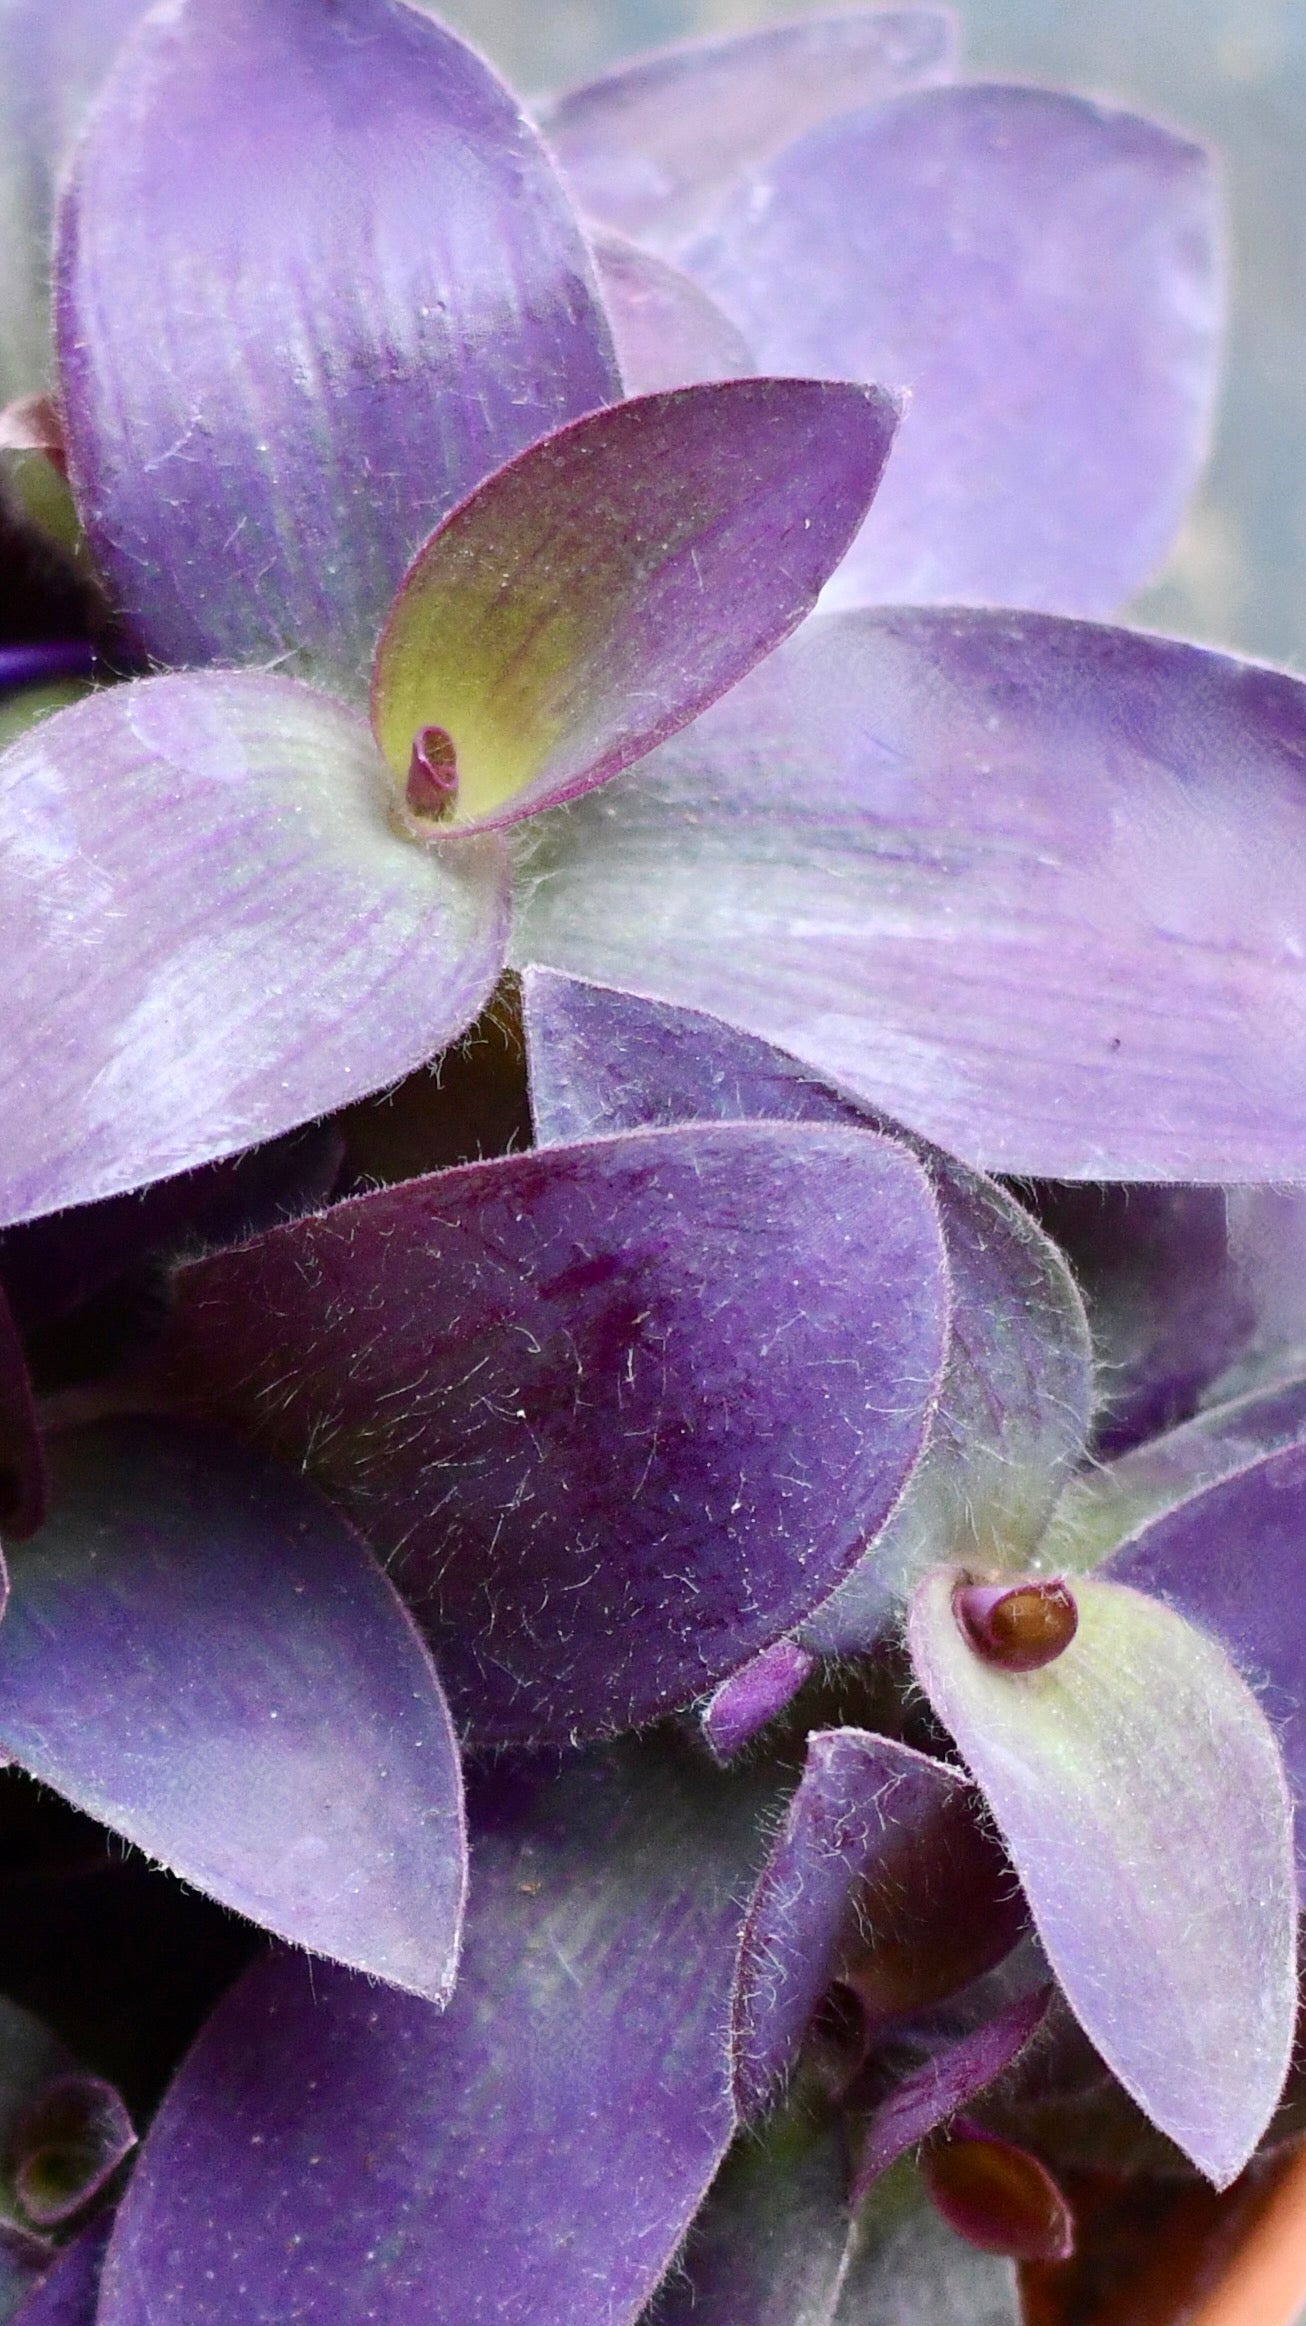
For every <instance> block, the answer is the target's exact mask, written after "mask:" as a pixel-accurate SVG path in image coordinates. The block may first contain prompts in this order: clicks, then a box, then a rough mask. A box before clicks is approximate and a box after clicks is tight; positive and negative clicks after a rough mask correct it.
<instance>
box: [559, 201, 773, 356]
mask: <svg viewBox="0 0 1306 2326" xmlns="http://www.w3.org/2000/svg"><path fill="white" fill-rule="evenodd" d="M590 239H591V242H592V245H593V250H594V263H595V266H596V267H597V269H598V277H599V287H600V289H601V290H602V293H603V303H604V305H605V306H606V308H607V310H608V320H609V322H610V323H611V325H612V337H613V341H614V343H615V346H616V350H617V362H618V364H619V366H620V369H621V377H622V380H623V381H624V383H625V389H626V394H627V395H628V396H651V395H654V394H655V393H657V392H658V391H659V390H660V389H664V388H684V387H688V386H689V385H690V384H691V383H692V382H693V381H696V380H733V379H742V378H743V376H744V375H745V373H747V372H755V371H756V370H757V365H756V363H755V362H754V361H753V356H752V352H751V350H750V348H749V347H748V345H747V342H746V341H745V340H744V338H743V336H742V334H741V333H739V332H738V331H736V329H735V327H734V325H733V323H729V322H727V320H726V318H725V316H724V315H723V314H722V313H721V310H720V308H719V307H714V306H713V304H712V301H711V300H710V299H709V297H708V295H707V293H706V291H703V290H700V289H699V286H698V284H697V283H696V282H695V281H694V280H693V278H692V276H690V275H686V274H682V273H681V271H680V269H679V267H673V266H671V265H670V264H669V263H668V261H667V260H666V259H663V258H658V257H656V256H655V255H654V253H653V252H652V251H650V250H642V249H641V248H640V246H639V244H638V243H636V242H630V241H628V240H627V238H626V236H625V235H624V234H614V233H612V232H611V230H610V229H609V228H605V227H599V228H596V229H595V231H594V232H593V234H592V235H591V238H590Z"/></svg>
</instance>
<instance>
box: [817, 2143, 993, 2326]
mask: <svg viewBox="0 0 1306 2326" xmlns="http://www.w3.org/2000/svg"><path fill="white" fill-rule="evenodd" d="M1021 2316H1022V2311H1021V2302H1020V2294H1019V2290H1018V2287H1017V2281H1016V2272H1015V2269H1014V2268H1013V2266H1012V2264H1011V2263H1010V2262H1009V2261H1003V2260H1000V2259H999V2258H998V2256H997V2255H995V2254H991V2253H980V2252H978V2251H977V2250H976V2248H975V2247H974V2246H973V2245H968V2244H966V2242H965V2241H964V2239H962V2238H960V2237H958V2235H957V2233H956V2231H955V2230H954V2229H950V2228H949V2227H948V2224H947V2222H946V2221H944V2220H943V2219H942V2218H941V2217H940V2215H939V2214H938V2213H937V2212H936V2211H935V2208H934V2206H933V2205H932V2204H931V2203H930V2201H929V2199H928V2197H927V2196H926V2195H925V2191H924V2188H923V2187H922V2184H921V2178H920V2175H919V2173H917V2172H916V2171H914V2170H913V2168H912V2167H911V2166H909V2165H907V2164H901V2165H898V2166H897V2167H895V2169H894V2170H893V2171H892V2172H889V2173H886V2175H885V2177H884V2179H883V2180H882V2181H880V2182H879V2183H878V2184H877V2186H876V2187H875V2188H874V2189H873V2190H872V2192H871V2194H870V2196H869V2197H868V2198H867V2200H866V2202H865V2203H864V2205H863V2207H862V2210H861V2213H860V2215H859V2217H858V2221H857V2235H856V2239H855V2244H854V2251H853V2254H852V2256H851V2259H850V2263H849V2268H848V2273H847V2276H846V2277H845V2279H844V2284H843V2291H842V2298H841V2300H840V2303H839V2307H838V2309H837V2310H836V2312H835V2317H834V2326H925V2321H926V2320H928V2321H929V2326H1020V2320H1021Z"/></svg>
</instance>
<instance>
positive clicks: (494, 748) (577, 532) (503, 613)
mask: <svg viewBox="0 0 1306 2326" xmlns="http://www.w3.org/2000/svg"><path fill="white" fill-rule="evenodd" d="M898 410H899V407H898V403H897V400H896V399H895V398H894V397H891V396H889V395H886V394H885V393H884V392H883V391H881V390H879V389H875V388H864V387H858V386H853V385H850V384H848V383H843V382H839V381H829V380H779V379H775V380H764V379H741V380H728V381H719V382H716V383H713V384H709V385H705V386H698V387H689V388H681V389H676V390H672V391H669V392H667V393H664V394H660V395H652V396H639V397H635V398H632V399H631V400H630V401H629V402H628V403H625V404H617V405H614V406H612V407H610V408H609V409H607V410H605V411H601V412H596V413H592V414H591V415H590V416H589V417H588V418H587V419H584V420H580V421H576V422H573V424H572V425H571V426H570V427H567V428H563V429H560V430H558V431H557V433H556V434H554V435H552V436H549V437H546V438H544V440H543V441H542V442H541V443H539V444H535V445H532V446H531V448H530V449H529V451H527V452H524V453H522V454H520V455H519V456H518V457H517V459H515V460H513V461H510V462H509V464H508V465H507V467H506V468H502V469H500V470H499V471H498V472H497V473H496V474H495V475H494V476H492V477H490V478H488V479H487V480H486V482H485V483H484V484H483V485H481V486H480V487H479V488H478V489H477V491H476V492H474V493H473V494H472V495H471V497H470V499H469V500H467V501H465V502H464V503H463V505H462V507H461V508H460V509H458V510H456V511H455V513H454V515H453V516H452V517H450V518H449V519H448V520H447V521H446V523H445V524H444V525H443V526H441V528H440V530H439V531H438V532H437V533H435V534H434V535H433V536H432V538H431V540H430V541H429V542H428V543H427V544H426V547H425V548H424V549H422V550H421V551H420V552H419V554H418V556H417V558H416V560H415V562H414V564H413V565H412V566H411V567H410V569H409V572H408V574H407V576H406V577H405V580H404V582H403V585H402V587H401V589H400V591H399V594H398V596H397V597H396V599H395V602H394V605H393V606H392V608H391V610H390V614H389V616H388V618H387V621H386V625H385V629H384V630H383V632H382V635H381V642H380V645H379V646H378V648H377V653H376V661H375V665H374V670H373V684H372V719H373V725H374V727H375V730H376V735H377V740H378V742H379V743H380V745H381V749H382V751H383V752H384V753H385V756H386V758H387V759H388V761H389V763H390V766H391V768H392V769H393V771H394V773H395V775H396V777H398V778H399V779H400V781H401V782H402V781H405V780H407V781H409V782H410V784H411V774H410V771H411V770H412V768H413V766H414V765H415V760H414V748H415V739H416V750H417V757H418V759H420V758H421V756H422V751H423V743H422V738H423V736H424V735H427V734H430V733H431V732H432V731H433V730H434V729H436V728H438V729H439V730H440V731H443V733H444V734H445V735H446V737H448V738H450V739H451V741H450V749H451V751H452V752H453V753H454V755H455V760H456V767H457V791H456V794H455V795H454V796H453V797H452V798H451V799H450V801H449V803H448V806H447V808H446V809H445V811H444V813H445V815H446V818H447V823H446V828H450V827H452V828H454V829H458V828H461V829H485V828H486V827H489V826H497V825H501V824H507V823H513V822H515V821H517V819H518V818H520V817H522V816H526V815H532V814H534V813H535V812H536V811H537V810H539V809H540V808H545V807H551V806H553V805H555V804H556V803H557V802H559V801H562V800H567V799H571V798H574V797H575V796H576V794H577V793H579V792H583V791H588V790H591V789H592V788H593V787H594V786H595V785H596V784H600V783H603V782H606V780H607V779H608V778H609V777H610V776H612V775H615V774H616V773H618V771H619V770H620V769H621V768H623V767H626V766H627V765H629V763H630V762H631V760H633V759H637V758H639V757H640V756H641V755H642V754H643V753H644V752H646V751H650V750H651V749H652V748H653V746H654V745H655V744H657V743H660V742H662V741H663V740H664V739H665V738H666V737H667V736H668V735H671V734H674V733H675V731H676V730H677V729H678V728H680V727H683V726H685V725H686V724H687V723H688V721H689V720H691V719H693V718H695V717H696V716H697V714H698V713H699V712H700V711H702V710H704V709H705V708H706V707H707V705H708V704H709V703H711V702H713V701H715V699H716V698H717V696H718V695H721V694H723V693H725V691H726V690H727V688H729V687H731V686H733V685H734V683H735V681H736V680H737V679H740V678H742V677H743V676H744V674H745V672H746V671H748V670H750V669H751V668H752V666H753V664H754V663H755V662H757V661H758V660H759V659H760V658H761V656H762V655H764V654H766V653H767V652H769V650H770V649H771V648H772V647H773V646H776V645H778V644H779V642H780V640H781V639H782V638H783V637H785V636H786V635H787V634H788V632H789V631H790V630H792V629H793V628H794V626H795V625H796V624H797V623H798V622H799V621H801V619H802V617H803V616H804V614H806V613H808V612H810V610H811V608H812V606H813V605H814V604H815V602H816V598H817V596H818V594H819V592H820V589H821V587H822V585H823V583H824V581H825V580H826V579H827V578H828V576H829V574H830V573H831V572H832V571H833V569H834V567H835V565H836V564H837V563H838V560H839V558H840V557H841V556H842V555H843V551H844V549H845V547H846V546H847V543H848V542H849V541H850V540H851V539H852V536H853V533H854V532H855V531H856V529H857V526H858V525H859V524H860V522H861V519H862V517H863V515H864V514H865V511H866V509H867V507H868V505H869V503H870V500H871V498H872V496H873V494H874V492H875V489H876V486H877V485H878V483H879V479H880V474H881V471H882V469H883V467H884V463H885V460H886V458H887V456H888V451H889V446H890V443H891V441H892V438H893V432H894V429H895V427H896V425H897V420H898ZM441 750H443V746H441ZM410 799H411V791H410Z"/></svg>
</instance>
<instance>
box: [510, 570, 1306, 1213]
mask: <svg viewBox="0 0 1306 2326" xmlns="http://www.w3.org/2000/svg"><path fill="white" fill-rule="evenodd" d="M1303 751H1306V687H1303V686H1302V684H1301V682H1300V681H1298V680H1296V679H1293V678H1289V677H1286V676H1284V675H1281V674H1279V673H1278V672H1274V671H1268V670H1264V669H1260V668H1257V667H1256V666H1254V665H1252V664H1248V663H1240V662H1237V661H1235V660H1234V659H1232V658H1231V657H1226V656H1223V655H1219V654H1212V653H1209V652H1206V651H1205V650H1203V649H1201V648H1198V647H1191V646H1183V645H1178V644H1175V643H1173V642H1171V641H1168V640H1163V639H1152V638H1146V637H1140V636H1138V635H1137V634H1136V633H1133V632H1128V631H1122V630H1110V629H1098V628H1094V627H1092V626H1090V625H1085V624H1078V623H1068V622H1057V621H1053V620H1050V619H1048V618H1045V617H1041V616H1037V615H1026V616H1023V617H1022V616H1018V615H1009V614H993V613H968V612H956V613H947V614H945V613H941V612H930V611H926V610H912V609H908V610H907V611H905V612H902V613H892V612H888V613H882V614H871V613H865V614H860V615H856V614H854V615H844V616H841V617H838V618H835V619H830V620H820V621H816V622H811V623H808V624H807V625H806V627H805V628H804V629H803V631H802V632H801V633H800V634H799V636H798V637H797V638H795V639H793V640H792V641H791V642H790V643H789V644H788V645H787V646H786V647H785V648H783V649H782V651H781V652H780V653H779V654H778V655H776V656H774V657H773V658H772V660H771V661H770V662H768V663H766V664H765V665H764V666H763V667H762V668H761V669H760V670H758V671H755V672H754V673H753V674H752V675H751V676H750V677H749V678H748V679H747V680H746V681H745V682H744V684H743V685H742V686H740V687H738V688H736V689H735V691H734V692H733V693H732V694H731V695H729V696H728V697H727V698H726V700H725V701H724V702H722V703H719V704H718V705H716V707H715V708H714V709H713V710H712V711H710V712H709V713H708V714H707V716H706V717H705V718H704V719H702V720H700V721H699V722H698V724H697V725H696V726H695V727H693V728H691V729H690V731H689V732H688V733H687V734H686V735H684V736H682V737H680V738H679V739H678V740H676V741H675V742H673V743H672V744H671V745H669V746H668V747H667V748H666V749H665V750H663V751H661V752H660V753H659V754H658V755H657V757H656V759H653V760H651V761H650V762H649V763H648V765H647V766H646V767H642V768H640V770H639V771H638V773H637V774H635V775H632V776H630V777H628V778H627V780H626V782H625V783H624V784H623V785H621V786H620V787H619V788H617V789H616V790H612V791H609V792H606V793H605V794H604V795H603V796H602V797H601V798H598V799H594V800H591V801H587V802H584V803H581V804H579V805H578V806H577V807H576V808H575V809H574V810H573V811H572V813H571V815H570V816H569V817H567V818H566V819H559V820H558V822H557V825H556V827H555V828H554V829H553V830H552V831H551V832H550V833H549V835H548V838H547V842H546V844H545V845H543V846H542V847H540V848H539V851H538V854H537V855H536V856H535V857H534V858H533V859H532V862H531V874H532V878H533V883H534V885H533V886H532V887H531V889H530V892H529V894H528V895H527V896H526V897H525V898H524V900H523V911H522V917H521V925H520V927H519V929H518V932H517V935H516V938H515V940H514V946H515V957H516V959H517V960H518V961H519V962H526V961H535V962H541V963H544V964H547V965H551V966H552V967H554V968H558V969H565V970H568V971H570V972H571V973H572V974H574V975H579V976H585V977H592V978H598V979H605V980H606V981H607V982H608V983H610V984H615V985H625V986H631V987H634V988H636V989H637V990H638V991H640V992H643V993H649V994H657V995H659V996H660V997H661V998H662V999H664V1000H666V1001H672V1002H678V1003H680V1004H682V1005H684V1006H688V1007H692V1008H698V1009H710V1010H714V1011H715V1012H716V1013H717V1015H718V1016H721V1017H724V1018H728V1019H731V1020H732V1021H733V1022H734V1023H736V1024H738V1025H741V1026H744V1027H746V1028H747V1029H748V1031H749V1032H751V1033H754V1034H757V1035H760V1036H762V1037H763V1038H764V1039H766V1040H769V1041H772V1042H775V1043H778V1044H780V1045H781V1046H782V1047H784V1048H785V1049H788V1050H790V1051H792V1052H793V1053H794V1054H795V1055H796V1056H797V1057H799V1058H801V1059H802V1060H803V1061H804V1063H805V1064H806V1065H807V1066H808V1067H809V1068H815V1069H817V1070H818V1071H820V1072H822V1073H824V1074H825V1075H827V1076H829V1077H830V1078H831V1079H832V1080H834V1081H836V1082H838V1083H840V1084H841V1085H842V1086H843V1087H844V1088H845V1089H847V1090H850V1091H852V1092H854V1093H856V1094H857V1095H859V1096H860V1097H862V1098H863V1099H865V1100H868V1101H869V1102H870V1103H871V1104H872V1105H875V1106H878V1107H882V1108H884V1109H885V1111H886V1112H888V1113H890V1114H892V1115H894V1116H895V1117H896V1118H897V1119H898V1120H899V1121H902V1122H904V1123H906V1124H907V1125H908V1126H909V1127H910V1128H911V1129H912V1130H914V1131H917V1132H920V1133H923V1134H924V1135H925V1136H926V1137H928V1138H931V1139H934V1140H936V1141H937V1142H938V1143H939V1144H940V1145H941V1146H945V1147H949V1148H951V1149H952V1150H953V1151H954V1152H956V1153H958V1154H960V1155H962V1156H963V1157H964V1158H965V1159H966V1160H967V1161H968V1162H970V1163H975V1164H978V1165H980V1166H981V1167H982V1168H984V1169H987V1170H1003V1171H1018V1172H1025V1173H1028V1174H1031V1175H1035V1176H1037V1175H1040V1174H1041V1175H1045V1176H1054V1177H1060V1178H1070V1179H1075V1178H1091V1179H1102V1178H1115V1179H1130V1178H1144V1179H1146V1178H1152V1179H1176V1178H1178V1179H1194V1180H1202V1179H1214V1180H1235V1179H1240V1178H1246V1179H1253V1178H1257V1177H1260V1178H1275V1177H1280V1176H1281V1177H1284V1178H1291V1177H1293V1176H1294V1175H1295V1174H1296V1173H1297V1172H1299V1170H1300V1167H1301V1155H1302V1143H1303V1137H1304V1136H1306V1097H1304V1095H1303V1094H1304V1093H1306V1009H1304V1008H1303V997H1304V990H1306V973H1304V972H1303V969H1302V965H1301V960H1300V958H1299V954H1300V953H1301V952H1302V951H1306V906H1304V905H1303V895H1304V894H1306V787H1304V786H1303V782H1302V773H1301V767H1302V754H1303ZM777 771H779V772H777Z"/></svg>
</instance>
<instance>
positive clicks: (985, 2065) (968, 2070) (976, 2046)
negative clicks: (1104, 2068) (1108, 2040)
mask: <svg viewBox="0 0 1306 2326" xmlns="http://www.w3.org/2000/svg"><path fill="white" fill-rule="evenodd" d="M1051 1992H1052V1990H1051V1989H1050V1988H1048V1987H1035V1988H1033V1989H1031V1990H1030V1992H1029V1993H1028V1994H1025V1995H1019V1996H1017V1997H1016V1999H1015V2000H1014V2001H1013V2002H1011V2003H1008V2004H1007V2005H1006V2006H1005V2007H1004V2008H1003V2009H1002V2010H1001V2011H999V2012H996V2013H995V2014H994V2016H993V2017H992V2018H991V2019H987V2020H985V2021H984V2022H983V2024H982V2025H981V2026H979V2027H977V2028H974V2029H973V2030H972V2031H971V2032H970V2033H969V2034H968V2035H963V2036H961V2037H959V2038H958V2040H957V2041H956V2042H955V2043H950V2044H947V2045H944V2046H942V2047H941V2048H940V2049H938V2050H937V2051H932V2052H931V2053H929V2055H928V2056H927V2057H926V2059H925V2060H924V2061H923V2062H922V2064H921V2065H920V2066H919V2067H918V2068H915V2069H913V2070H912V2072H911V2073H910V2074H909V2075H906V2076H904V2077H903V2078H902V2079H901V2081H900V2082H898V2083H895V2084H894V2086H893V2088H892V2089H891V2090H890V2091H889V2092H888V2093H887V2094H886V2096H885V2097H884V2099H882V2100H881V2101H880V2102H879V2103H878V2104H877V2106H876V2107H874V2108H873V2109H872V2110H871V2112H870V2115H869V2116H868V2117H867V2119H866V2123H865V2125H864V2127H863V2130H862V2135H861V2138H860V2140H859V2143H858V2150H857V2163H856V2170H855V2172H854V2175H853V2184H852V2201H853V2203H854V2204H859V2203H860V2202H861V2199H862V2198H863V2197H864V2196H865V2195H866V2192H867V2190H868V2189H869V2188H870V2187H871V2184H872V2182H874V2181H877V2180H878V2179H879V2177H880V2175H881V2173H885V2172H887V2171H888V2169H889V2166H890V2165H891V2164H895V2163H896V2162H897V2160H898V2158H899V2157H900V2156H904V2155H905V2154H906V2153H907V2151H908V2150H909V2149H912V2148H916V2147H918V2146H919V2144H920V2142H921V2141H922V2140H925V2139H928V2137H929V2135H930V2133H932V2132H937V2131H938V2129H939V2127H940V2125H944V2124H948V2123H950V2122H951V2120H952V2118H953V2117H954V2116H955V2115H956V2114H957V2111H958V2110H959V2109H960V2108H965V2107H967V2106H968V2105H969V2103H970V2102H971V2101H972V2100H973V2099H975V2098H976V2096H977V2095H978V2094H979V2093H980V2092H982V2091H983V2090H984V2089H985V2087H986V2086H987V2085H989V2084H991V2083H992V2082H993V2081H994V2080H995V2078H996V2077H998V2076H1000V2075H1002V2074H1003V2073H1004V2072H1005V2070H1006V2069H1007V2068H1009V2067H1010V2066H1011V2065H1012V2063H1013V2061H1015V2060H1017V2059H1018V2058H1019V2057H1020V2054H1021V2052H1022V2051H1024V2049H1025V2046H1026V2045H1027V2044H1028V2043H1029V2042H1030V2041H1031V2040H1032V2038H1033V2037H1034V2036H1035V2035H1036V2034H1037V2033H1038V2030H1039V2028H1040V2027H1041V2025H1042V2023H1043V2021H1044V2019H1045V2018H1046V2017H1047V2009H1048V2000H1049V1997H1050V1995H1051Z"/></svg>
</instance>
